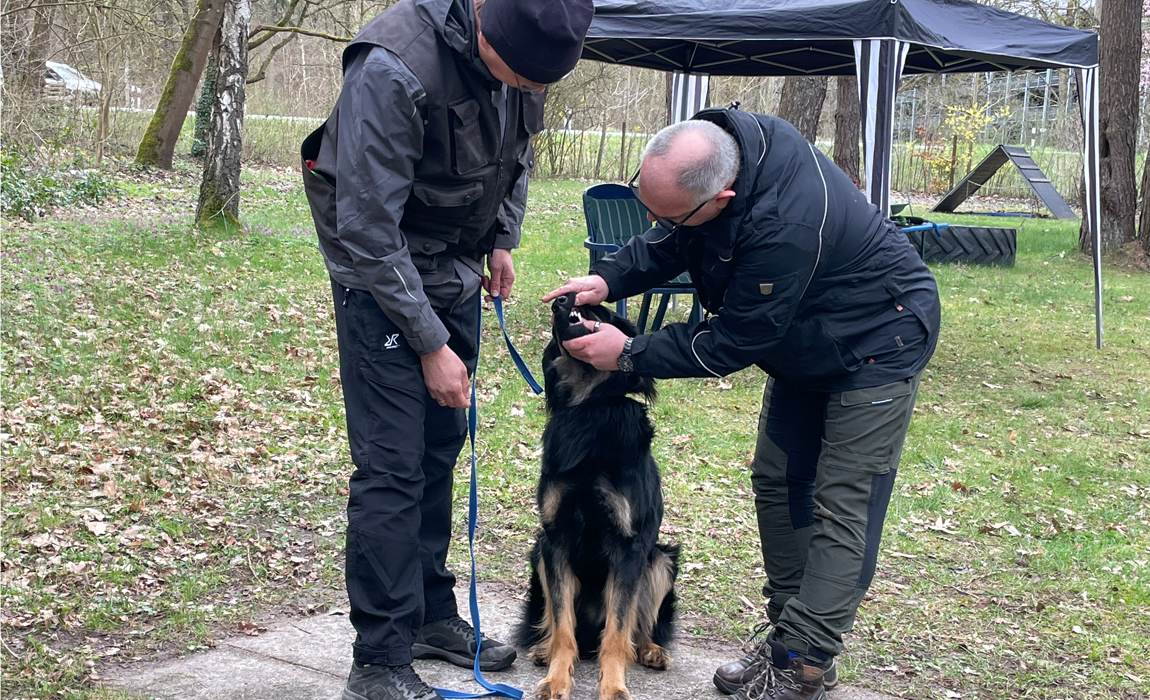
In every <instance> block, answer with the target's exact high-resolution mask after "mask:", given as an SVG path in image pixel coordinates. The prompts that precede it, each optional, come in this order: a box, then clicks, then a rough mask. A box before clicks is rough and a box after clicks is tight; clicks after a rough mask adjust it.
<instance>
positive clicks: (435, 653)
mask: <svg viewBox="0 0 1150 700" xmlns="http://www.w3.org/2000/svg"><path fill="white" fill-rule="evenodd" d="M411 655H412V656H413V657H415V658H417V659H439V660H441V661H446V662H448V663H451V664H455V665H456V666H459V667H460V668H473V667H474V666H475V657H474V656H470V655H469V656H464V655H463V654H456V653H455V652H451V651H447V650H446V649H440V648H438V647H433V646H428V645H426V644H419V643H416V644H412V645H411ZM517 655H518V654H517V653H516V651H515V650H514V649H512V650H511V654H510V655H509V656H507V657H505V658H502V659H497V660H495V661H482V660H480V662H479V670H480V671H502V670H503V669H505V668H507V667H508V666H510V665H511V664H513V663H515V658H516V656H517ZM344 700H357V699H356V698H344Z"/></svg>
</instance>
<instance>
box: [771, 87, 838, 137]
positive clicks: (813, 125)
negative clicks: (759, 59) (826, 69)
mask: <svg viewBox="0 0 1150 700" xmlns="http://www.w3.org/2000/svg"><path fill="white" fill-rule="evenodd" d="M826 97H827V78H826V77H825V76H823V77H814V78H808V77H805V76H789V77H787V79H786V80H784V81H783V94H782V97H780V98H779V117H781V118H783V119H786V120H787V121H789V122H790V123H791V124H793V125H794V127H795V128H796V129H798V130H799V133H800V134H802V135H803V138H805V139H806V140H807V141H810V142H811V143H814V142H815V138H816V137H817V136H818V132H819V117H820V116H822V113H823V101H824V100H825V99H826Z"/></svg>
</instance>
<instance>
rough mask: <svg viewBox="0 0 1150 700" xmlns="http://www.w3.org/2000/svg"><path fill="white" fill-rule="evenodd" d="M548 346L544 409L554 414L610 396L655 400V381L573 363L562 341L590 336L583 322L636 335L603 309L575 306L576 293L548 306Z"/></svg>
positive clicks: (628, 324)
mask: <svg viewBox="0 0 1150 700" xmlns="http://www.w3.org/2000/svg"><path fill="white" fill-rule="evenodd" d="M551 311H552V321H551V343H550V344H548V346H547V349H546V350H545V351H544V353H543V377H544V380H545V382H546V384H547V387H546V389H547V407H548V408H549V409H551V410H552V411H554V410H555V409H557V408H566V407H570V406H575V405H578V404H582V403H585V402H587V401H596V400H601V399H604V398H607V397H611V396H624V395H626V394H639V395H641V396H643V397H645V398H647V399H648V400H651V401H653V400H654V399H655V394H656V391H655V380H653V379H651V378H650V377H639V376H636V375H634V374H624V373H623V372H618V371H615V372H605V371H602V370H597V369H595V368H594V367H592V366H591V365H589V364H587V363H586V362H582V361H580V360H576V359H575V358H574V357H572V356H571V355H570V354H569V353H568V352H567V350H566V348H564V347H563V341H567V340H571V339H573V338H579V337H582V336H585V335H589V334H590V333H591V331H590V330H588V329H587V327H586V326H584V325H583V322H584V321H600V322H602V323H604V324H610V325H612V326H615V327H616V328H618V329H619V330H621V331H623V332H624V333H625V334H627V335H629V336H631V337H634V336H636V335H638V334H639V330H638V329H637V328H635V326H634V324H632V323H631V322H630V321H628V320H627V319H625V318H623V317H622V316H620V315H619V314H617V313H615V312H614V311H611V309H609V308H607V307H605V306H576V305H575V294H564V295H563V296H561V297H559V298H557V299H555V301H553V302H552V303H551Z"/></svg>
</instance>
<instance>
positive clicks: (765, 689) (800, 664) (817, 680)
mask: <svg viewBox="0 0 1150 700" xmlns="http://www.w3.org/2000/svg"><path fill="white" fill-rule="evenodd" d="M823 675H824V674H823V670H822V669H821V668H819V667H818V666H815V665H814V664H811V663H808V662H807V660H806V659H804V658H803V657H801V656H796V657H795V658H793V659H791V660H790V664H789V665H788V666H787V667H786V668H779V667H777V666H776V665H775V664H773V663H767V664H764V665H763V667H762V669H761V670H760V671H759V675H757V676H755V677H754V678H752V679H751V682H750V683H747V684H746V685H744V686H743V687H742V688H739V690H738V692H736V693H735V695H734V700H825V698H826V696H827V694H826V686H825V685H824V684H823Z"/></svg>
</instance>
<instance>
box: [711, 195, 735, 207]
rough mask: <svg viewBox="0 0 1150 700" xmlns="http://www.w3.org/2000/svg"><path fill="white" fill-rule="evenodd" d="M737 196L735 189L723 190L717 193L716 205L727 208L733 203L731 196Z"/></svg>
mask: <svg viewBox="0 0 1150 700" xmlns="http://www.w3.org/2000/svg"><path fill="white" fill-rule="evenodd" d="M734 196H735V191H734V190H723V191H722V192H720V193H718V194H717V195H715V205H716V206H717V207H718V208H719V209H726V207H727V205H728V204H730V203H731V198H732V197H734Z"/></svg>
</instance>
